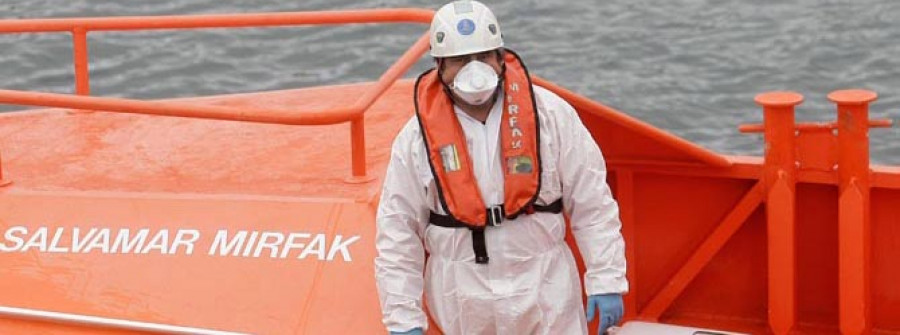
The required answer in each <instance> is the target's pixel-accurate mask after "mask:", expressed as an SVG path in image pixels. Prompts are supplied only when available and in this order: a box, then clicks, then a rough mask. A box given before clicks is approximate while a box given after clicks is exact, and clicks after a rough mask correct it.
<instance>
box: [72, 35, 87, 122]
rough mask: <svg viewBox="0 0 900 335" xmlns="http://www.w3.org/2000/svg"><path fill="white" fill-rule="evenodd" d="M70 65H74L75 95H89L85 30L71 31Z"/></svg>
mask: <svg viewBox="0 0 900 335" xmlns="http://www.w3.org/2000/svg"><path fill="white" fill-rule="evenodd" d="M72 64H74V65H75V94H77V95H91V83H90V70H89V68H88V46H87V29H85V28H84V27H75V28H73V29H72ZM90 112H91V111H89V110H76V111H71V112H70V113H90Z"/></svg>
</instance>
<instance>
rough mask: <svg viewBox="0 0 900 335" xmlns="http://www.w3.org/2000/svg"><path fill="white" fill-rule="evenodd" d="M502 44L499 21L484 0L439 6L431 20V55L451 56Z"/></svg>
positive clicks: (456, 2)
mask: <svg viewBox="0 0 900 335" xmlns="http://www.w3.org/2000/svg"><path fill="white" fill-rule="evenodd" d="M502 46H503V38H502V37H501V36H500V24H498V23H497V18H496V17H494V13H492V12H491V10H490V9H488V8H487V6H485V5H484V4H482V3H480V2H478V1H472V0H459V1H454V2H451V3H448V4H446V5H444V6H443V7H441V9H438V11H437V13H435V14H434V18H433V19H432V20H431V56H433V57H452V56H459V55H468V54H473V53H479V52H482V51H488V50H494V49H497V48H500V47H502Z"/></svg>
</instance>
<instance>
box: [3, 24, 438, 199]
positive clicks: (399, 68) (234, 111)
mask: <svg viewBox="0 0 900 335" xmlns="http://www.w3.org/2000/svg"><path fill="white" fill-rule="evenodd" d="M433 14H434V12H433V11H431V10H426V9H373V10H355V11H320V12H290V13H259V14H224V15H192V16H132V17H114V18H71V19H32V20H5V21H0V33H48V32H70V33H72V42H73V52H72V53H73V56H72V59H73V63H74V66H75V93H76V94H77V95H82V96H86V95H89V94H90V72H89V65H88V64H89V63H88V41H87V34H88V33H89V32H91V31H131V30H159V29H202V28H239V27H274V26H301V25H330V24H355V23H429V22H431V17H432V15H433ZM427 51H428V35H427V33H426V34H423V35H422V37H420V38H419V39H418V40H417V41H416V42H415V43H414V44H413V45H412V46H411V47H410V48H409V49H407V51H406V52H405V53H404V54H403V55H402V56H401V57H400V58H399V59H397V61H396V62H394V63H393V64H392V65H391V66H390V68H388V70H387V71H385V73H384V74H382V75H381V77H380V78H379V79H378V81H377V82H376V83H375V85H374V86H373V87H372V88H370V89H369V90H368V91H367V92H366V93H365V94H363V95H362V96H360V97H359V99H357V100H356V103H354V104H353V105H352V106H349V107H332V108H325V109H319V110H311V111H297V110H271V109H252V108H250V109H248V108H244V107H242V108H240V109H238V108H230V107H222V106H202V105H196V104H190V103H184V102H177V103H176V102H148V101H141V100H133V99H114V98H97V97H78V96H72V95H67V94H53V93H38V92H27V91H13V90H0V103H8V104H17V105H30V106H43V107H60V108H75V109H85V110H104V111H111V112H121V113H134V114H151V115H165V116H178V117H192V118H205V119H216V120H232V121H249V122H260V123H276V124H286V125H326V124H338V123H344V122H350V143H351V152H352V157H351V165H352V177H351V178H350V179H348V180H349V181H351V182H362V181H368V180H371V179H372V177H371V176H367V174H366V152H365V124H364V118H363V115H364V114H365V112H366V110H368V109H369V107H371V106H372V104H374V103H375V101H376V100H378V98H379V97H381V96H382V95H383V94H384V92H385V91H387V89H388V88H389V87H391V85H393V84H394V83H395V82H396V81H397V80H398V79H399V78H400V77H401V76H403V74H404V73H406V71H408V70H409V69H410V68H411V67H412V66H413V65H414V64H415V63H416V62H417V61H418V60H419V59H420V58H421V57H422V56H423V55H424V54H425V52H427ZM0 176H2V175H0Z"/></svg>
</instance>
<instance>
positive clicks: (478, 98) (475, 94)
mask: <svg viewBox="0 0 900 335" xmlns="http://www.w3.org/2000/svg"><path fill="white" fill-rule="evenodd" d="M498 80H499V78H498V77H497V72H495V71H494V68H492V67H491V66H490V65H487V64H485V63H483V62H479V61H477V60H473V61H471V62H469V64H466V65H465V66H463V67H462V69H459V72H457V73H456V78H454V79H453V92H454V93H456V95H457V96H459V97H460V98H462V99H463V100H465V101H466V102H468V103H469V104H472V105H476V106H478V105H481V104H483V103H485V102H487V100H488V99H490V98H491V95H493V94H494V91H495V90H496V89H497V81H498Z"/></svg>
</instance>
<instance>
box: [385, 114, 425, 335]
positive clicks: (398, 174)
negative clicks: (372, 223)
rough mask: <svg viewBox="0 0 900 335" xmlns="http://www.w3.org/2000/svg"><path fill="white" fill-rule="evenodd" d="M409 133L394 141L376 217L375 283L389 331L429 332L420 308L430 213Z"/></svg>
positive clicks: (402, 134)
mask: <svg viewBox="0 0 900 335" xmlns="http://www.w3.org/2000/svg"><path fill="white" fill-rule="evenodd" d="M408 128H409V127H407V129H406V130H408ZM411 133H412V132H410V131H403V132H401V134H400V135H399V136H398V137H397V139H396V140H395V141H394V145H393V148H392V150H391V159H390V163H389V164H388V168H387V173H386V175H385V178H384V186H383V189H382V193H381V201H380V202H379V206H378V214H377V216H376V225H377V228H376V233H375V247H376V249H377V252H378V255H377V256H376V257H375V280H376V286H377V287H378V295H379V298H380V301H381V311H382V317H383V319H382V321H383V322H384V324H385V326H386V327H387V329H388V330H389V331H407V330H410V329H413V328H417V327H419V328H422V329H427V327H428V319H427V317H426V316H425V312H424V310H423V308H422V290H423V285H424V278H423V270H424V266H425V248H424V246H423V244H422V235H423V234H424V232H422V230H423V227H424V224H423V223H424V220H425V217H426V213H427V211H428V208H427V205H426V202H425V188H424V186H423V185H422V182H421V181H420V180H419V179H418V178H417V174H416V170H415V166H414V164H413V161H412V159H413V155H412V153H411V150H410V147H411V143H410V141H409V138H410V137H411V136H412V134H411Z"/></svg>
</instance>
